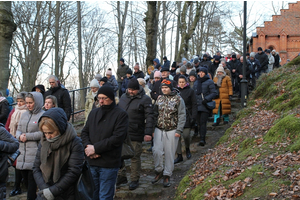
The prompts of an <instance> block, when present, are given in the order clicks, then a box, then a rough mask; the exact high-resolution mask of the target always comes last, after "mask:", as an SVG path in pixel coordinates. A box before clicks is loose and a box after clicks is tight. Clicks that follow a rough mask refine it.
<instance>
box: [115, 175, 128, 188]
mask: <svg viewBox="0 0 300 200" xmlns="http://www.w3.org/2000/svg"><path fill="white" fill-rule="evenodd" d="M126 183H128V181H127V177H126V176H118V177H117V183H116V185H117V186H120V185H121V184H126Z"/></svg>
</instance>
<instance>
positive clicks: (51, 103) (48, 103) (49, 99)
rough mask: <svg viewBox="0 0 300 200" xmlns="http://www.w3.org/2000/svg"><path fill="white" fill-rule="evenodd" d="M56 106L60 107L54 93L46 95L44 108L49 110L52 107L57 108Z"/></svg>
mask: <svg viewBox="0 0 300 200" xmlns="http://www.w3.org/2000/svg"><path fill="white" fill-rule="evenodd" d="M55 107H58V106H57V99H56V97H55V96H53V95H48V96H46V98H45V104H44V107H43V110H45V111H47V110H49V109H50V108H55Z"/></svg>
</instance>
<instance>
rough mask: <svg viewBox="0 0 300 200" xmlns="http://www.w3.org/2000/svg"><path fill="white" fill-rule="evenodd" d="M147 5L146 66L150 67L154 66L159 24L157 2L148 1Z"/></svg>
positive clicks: (145, 19)
mask: <svg viewBox="0 0 300 200" xmlns="http://www.w3.org/2000/svg"><path fill="white" fill-rule="evenodd" d="M147 4H148V11H147V12H146V13H145V14H146V17H145V18H144V21H145V23H146V47H147V57H146V65H147V67H148V66H150V65H153V60H154V59H155V56H156V45H157V29H158V22H157V18H156V1H148V2H147Z"/></svg>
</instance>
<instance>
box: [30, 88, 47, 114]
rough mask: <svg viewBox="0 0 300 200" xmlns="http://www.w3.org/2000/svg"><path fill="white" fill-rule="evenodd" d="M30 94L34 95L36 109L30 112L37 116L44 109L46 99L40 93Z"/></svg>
mask: <svg viewBox="0 0 300 200" xmlns="http://www.w3.org/2000/svg"><path fill="white" fill-rule="evenodd" d="M29 94H32V96H33V100H34V107H33V110H32V111H30V112H32V113H33V114H36V113H38V112H40V110H41V109H42V107H43V105H44V97H43V95H42V93H39V92H29Z"/></svg>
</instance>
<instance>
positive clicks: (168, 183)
mask: <svg viewBox="0 0 300 200" xmlns="http://www.w3.org/2000/svg"><path fill="white" fill-rule="evenodd" d="M170 186H171V183H170V176H164V187H170Z"/></svg>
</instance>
